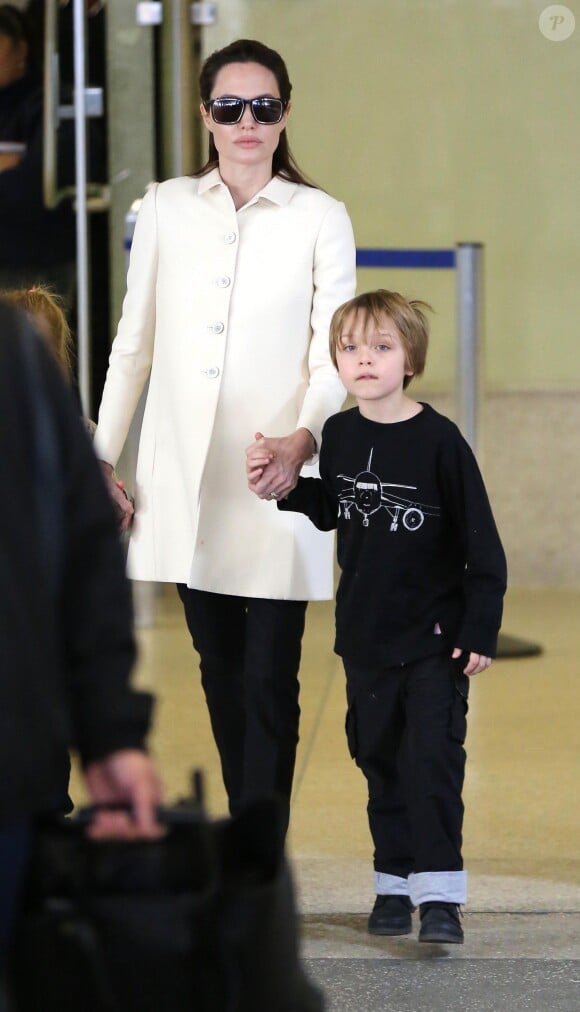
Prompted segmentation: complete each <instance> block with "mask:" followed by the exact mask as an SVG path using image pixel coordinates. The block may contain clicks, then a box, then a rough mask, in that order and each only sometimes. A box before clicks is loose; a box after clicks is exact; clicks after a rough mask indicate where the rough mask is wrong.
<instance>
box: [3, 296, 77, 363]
mask: <svg viewBox="0 0 580 1012" xmlns="http://www.w3.org/2000/svg"><path fill="white" fill-rule="evenodd" d="M0 294H1V296H2V298H3V299H5V301H6V302H11V303H12V305H14V306H18V308H19V309H22V310H23V311H24V312H25V313H27V314H28V316H30V317H31V319H32V322H33V324H36V325H37V327H38V330H39V333H40V334H41V336H42V337H43V338H45V339H46V343H47V345H48V347H49V350H50V351H51V352H52V354H53V355H54V357H55V359H56V361H57V362H58V364H59V365H60V367H61V369H62V371H63V373H64V374H65V376H66V378H67V379H68V380H70V379H71V378H72V338H71V332H70V327H69V325H68V323H67V319H66V316H65V313H64V308H63V301H62V299H61V298H60V296H59V295H57V294H56V292H53V291H52V289H50V288H48V287H46V286H45V285H38V286H36V287H34V288H16V289H12V290H9V291H6V292H1V293H0ZM43 324H44V326H43Z"/></svg>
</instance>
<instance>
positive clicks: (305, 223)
mask: <svg viewBox="0 0 580 1012" xmlns="http://www.w3.org/2000/svg"><path fill="white" fill-rule="evenodd" d="M354 290H355V246H354V238H353V233H352V226H351V223H350V219H349V217H348V215H347V213H346V210H345V208H344V205H343V204H341V203H339V202H338V201H336V200H334V199H333V198H332V197H330V196H328V195H327V194H326V193H323V192H322V191H320V190H317V189H313V188H310V187H307V186H302V185H299V184H296V183H291V182H288V181H285V180H283V179H281V178H280V177H275V178H274V179H272V180H271V181H270V182H269V183H268V184H267V186H266V187H265V188H264V189H263V190H262V191H260V193H258V194H257V195H256V196H255V197H253V198H252V200H250V201H249V202H248V203H247V204H246V205H245V206H244V207H242V208H240V209H239V210H238V211H236V209H235V206H234V203H233V201H232V197H231V194H230V192H229V190H228V188H227V187H226V186H225V185H224V183H223V182H222V180H221V177H220V175H219V171H218V170H217V169H214V170H213V171H212V172H210V173H208V174H207V175H205V176H201V177H199V178H180V179H172V180H168V181H167V182H164V183H160V184H156V185H155V186H154V187H152V189H151V190H150V191H149V192H148V193H147V194H146V196H145V197H144V199H143V202H142V205H141V209H140V212H139V217H138V220H137V224H136V228H135V235H134V240H133V247H132V252H131V261H130V267H129V273H128V278H127V294H126V297H125V301H124V304H123V313H122V318H121V321H120V324H119V329H118V333H117V337H116V339H115V341H114V343H113V347H112V351H111V357H110V362H109V370H108V373H107V379H106V383H105V388H104V392H103V399H102V403H101V408H100V412H99V424H98V428H97V432H96V436H95V442H96V447H97V452H98V455H99V457H100V458H101V459H103V460H107V461H108V462H110V463H111V464H113V465H114V464H115V463H116V462H117V459H118V457H119V454H120V452H121V450H122V447H123V444H124V442H125V439H126V436H127V432H128V429H129V425H130V423H131V419H132V417H133V414H134V412H135V408H136V405H137V403H138V400H139V396H140V394H141V391H142V389H143V387H144V385H145V383H146V381H147V379H148V378H149V390H148V395H147V401H146V407H145V413H144V419H143V426H142V430H141V438H140V444H139V455H138V464H137V480H136V500H137V512H136V518H135V524H134V529H133V533H132V537H131V544H130V548H129V572H130V575H131V576H132V577H134V578H135V579H139V580H160V581H171V582H177V583H186V584H187V585H188V586H190V587H193V588H196V589H199V590H206V591H212V592H214V593H222V594H234V595H241V596H244V597H263V598H279V599H294V600H309V599H324V598H329V597H331V596H332V589H333V588H332V543H333V541H332V536H331V535H327V534H321V533H320V532H318V531H316V530H315V529H314V527H313V526H312V525H311V524H310V522H309V521H308V520H307V519H306V518H305V517H304V516H302V515H299V514H292V513H281V512H279V511H278V510H277V509H276V506H275V504H274V503H272V502H266V501H263V500H260V499H258V498H257V497H256V496H255V495H254V494H253V493H252V492H250V491H249V490H248V488H247V483H246V475H245V453H244V450H245V447H246V446H248V445H249V444H250V443H251V442H252V441H253V438H254V433H255V432H257V431H261V432H263V433H264V434H266V435H268V436H286V435H288V434H290V433H291V432H293V431H294V430H295V429H296V428H298V427H302V426H304V427H305V428H307V429H309V430H310V432H312V434H313V436H314V438H315V439H316V441H317V443H319V442H320V433H321V428H322V425H323V423H324V421H325V420H326V418H327V417H328V415H330V414H332V413H334V412H336V411H338V410H339V409H340V406H341V404H342V402H343V400H344V388H343V386H342V384H341V382H340V380H339V378H338V376H337V374H336V371H335V369H334V367H333V365H332V363H331V361H330V357H329V353H328V330H329V323H330V318H331V315H332V313H333V311H334V310H335V309H336V307H337V306H338V305H340V304H341V303H342V302H344V301H346V299H348V298H350V297H351V296H352V295H353V294H354ZM308 470H309V469H308V468H307V469H306V472H305V473H308ZM310 473H312V471H311V470H310Z"/></svg>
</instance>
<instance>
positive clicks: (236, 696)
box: [177, 584, 306, 812]
mask: <svg viewBox="0 0 580 1012" xmlns="http://www.w3.org/2000/svg"><path fill="white" fill-rule="evenodd" d="M177 589H178V592H179V596H180V597H181V600H182V602H183V606H184V609H185V618H186V621H187V626H188V629H189V631H190V633H191V638H192V640H193V645H194V647H195V649H196V650H197V652H198V654H199V656H200V669H201V681H202V685H203V689H204V692H205V698H206V701H207V706H208V710H209V716H210V720H211V726H212V730H213V735H214V738H215V742H216V745H217V748H218V752H219V755H220V760H221V766H222V775H223V779H224V784H225V787H226V791H227V793H228V799H229V805H230V810H231V811H232V812H235V811H236V810H237V809H238V808H239V806H240V804H241V803H242V802H244V801H247V800H249V799H251V798H254V797H257V796H259V795H264V794H272V793H276V794H278V795H280V796H281V797H282V798H283V799H285V800H286V802H287V803H288V805H289V802H290V794H291V791H292V778H293V775H294V764H295V759H296V746H297V744H298V722H299V717H300V707H299V705H298V693H299V683H298V669H299V667H300V653H301V644H302V635H303V632H304V623H305V617H306V601H274V600H265V599H262V598H256V599H254V598H243V597H231V596H229V595H226V594H210V593H208V592H206V591H201V590H191V589H190V588H188V587H186V586H184V585H183V584H180V585H179V586H178V588H177Z"/></svg>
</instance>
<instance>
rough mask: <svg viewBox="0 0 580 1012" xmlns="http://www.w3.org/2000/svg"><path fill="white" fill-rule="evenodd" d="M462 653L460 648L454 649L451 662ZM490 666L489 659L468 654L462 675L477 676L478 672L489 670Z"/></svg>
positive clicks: (481, 655)
mask: <svg viewBox="0 0 580 1012" xmlns="http://www.w3.org/2000/svg"><path fill="white" fill-rule="evenodd" d="M463 652H464V651H463V650H462V649H461V647H455V650H454V651H453V653H452V654H451V656H452V658H453V660H454V661H455V660H457V658H458V657H461V654H462V653H463ZM490 664H491V657H484V655H483V654H473V653H470V655H469V660H468V662H467V664H466V666H465V667H464V669H463V674H464V675H478V674H479V672H480V671H485V670H486V668H489V666H490Z"/></svg>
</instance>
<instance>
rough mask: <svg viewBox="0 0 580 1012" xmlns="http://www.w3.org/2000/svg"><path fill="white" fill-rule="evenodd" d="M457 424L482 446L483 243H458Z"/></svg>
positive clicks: (477, 447) (474, 443)
mask: <svg viewBox="0 0 580 1012" xmlns="http://www.w3.org/2000/svg"><path fill="white" fill-rule="evenodd" d="M456 268H457V391H456V396H457V424H458V425H459V428H460V429H461V431H462V432H463V435H464V436H465V438H466V440H467V442H468V443H469V445H470V446H471V449H472V450H473V452H474V453H475V454H476V456H478V455H479V450H480V449H481V446H480V442H481V426H480V415H481V387H482V364H483V341H484V334H483V245H482V243H478V242H462V243H458V245H457V252H456Z"/></svg>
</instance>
